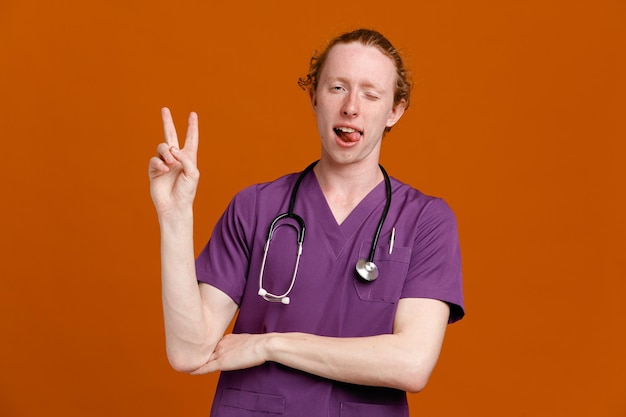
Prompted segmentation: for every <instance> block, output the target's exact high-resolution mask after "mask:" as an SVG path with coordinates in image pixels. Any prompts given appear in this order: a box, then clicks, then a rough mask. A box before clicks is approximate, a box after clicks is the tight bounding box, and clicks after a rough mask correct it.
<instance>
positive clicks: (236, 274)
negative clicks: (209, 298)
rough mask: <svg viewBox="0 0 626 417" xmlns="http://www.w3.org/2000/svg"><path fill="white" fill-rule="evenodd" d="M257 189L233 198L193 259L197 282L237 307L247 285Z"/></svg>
mask: <svg viewBox="0 0 626 417" xmlns="http://www.w3.org/2000/svg"><path fill="white" fill-rule="evenodd" d="M256 195H257V193H256V187H255V186H252V187H248V188H246V189H244V190H242V191H240V192H239V193H237V195H235V197H234V198H233V200H232V201H231V202H230V204H229V205H228V207H227V208H226V210H225V211H224V213H223V214H222V216H221V217H220V219H219V220H218V222H217V223H216V225H215V228H214V230H213V233H212V235H211V238H210V239H209V241H208V243H207V245H206V246H205V247H204V249H203V250H202V252H201V253H200V255H199V256H198V257H197V259H196V276H197V279H198V281H199V282H204V283H206V284H210V285H212V286H214V287H216V288H217V289H219V290H221V291H223V292H224V293H225V294H227V295H228V296H229V297H230V298H232V299H233V300H234V301H235V302H236V303H237V304H238V305H239V304H240V303H241V298H242V297H243V292H244V289H245V285H246V277H247V272H248V265H249V262H250V253H251V247H252V239H253V236H254V230H255V216H254V213H255V206H256Z"/></svg>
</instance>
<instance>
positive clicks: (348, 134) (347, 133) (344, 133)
mask: <svg viewBox="0 0 626 417" xmlns="http://www.w3.org/2000/svg"><path fill="white" fill-rule="evenodd" d="M334 130H335V134H337V136H339V137H340V138H341V140H343V141H344V142H357V141H358V140H359V139H361V132H359V131H358V130H355V129H352V128H349V127H336V128H335V129H334Z"/></svg>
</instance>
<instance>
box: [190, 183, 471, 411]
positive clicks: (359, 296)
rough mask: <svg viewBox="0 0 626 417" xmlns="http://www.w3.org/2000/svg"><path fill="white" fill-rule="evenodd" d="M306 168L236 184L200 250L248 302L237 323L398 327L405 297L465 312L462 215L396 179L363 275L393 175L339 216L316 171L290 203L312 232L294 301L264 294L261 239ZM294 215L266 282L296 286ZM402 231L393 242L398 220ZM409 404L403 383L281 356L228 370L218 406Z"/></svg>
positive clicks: (356, 332) (213, 276)
mask: <svg viewBox="0 0 626 417" xmlns="http://www.w3.org/2000/svg"><path fill="white" fill-rule="evenodd" d="M297 177H298V174H290V175H287V176H284V177H281V178H279V179H277V180H276V181H273V182H270V183H264V184H258V185H254V186H251V187H248V188H246V189H244V190H242V191H241V192H239V193H238V194H237V195H236V196H235V197H234V199H233V200H232V202H231V203H230V205H229V206H228V208H227V209H226V211H225V212H224V214H223V215H222V217H221V218H220V220H219V221H218V223H217V225H216V227H215V229H214V231H213V234H212V236H211V239H210V240H209V242H208V244H207V246H206V247H205V248H204V250H203V251H202V253H201V254H200V255H199V257H198V259H197V260H196V271H197V276H198V280H199V281H200V282H204V283H208V284H210V285H213V286H215V287H217V288H218V289H220V290H222V291H223V292H224V293H226V294H227V295H229V296H230V297H231V298H232V299H233V300H234V301H235V302H236V303H237V304H238V305H239V307H240V310H239V314H238V317H237V320H236V323H235V327H234V333H268V332H304V333H311V334H316V335H321V336H334V337H359V336H372V335H379V334H390V333H392V330H393V321H394V317H395V311H396V308H397V303H398V301H399V300H400V299H401V298H413V297H415V298H433V299H438V300H442V301H444V302H446V303H448V305H450V319H449V322H450V323H452V322H455V321H457V320H459V319H461V318H462V317H463V315H464V307H463V291H462V281H461V259H460V252H459V243H458V236H457V226H456V220H455V218H454V215H453V213H452V211H451V210H450V208H449V207H448V206H447V204H446V203H445V202H444V201H443V200H441V199H439V198H434V197H430V196H426V195H424V194H422V193H421V192H419V191H417V190H415V189H413V188H411V187H410V186H408V185H406V184H403V183H401V182H399V181H397V180H396V179H394V178H392V179H391V185H392V200H391V207H390V209H389V213H388V215H387V219H386V220H385V223H384V226H383V229H382V232H381V235H380V238H379V241H378V245H377V248H376V254H375V256H374V262H375V263H376V265H377V266H378V269H379V276H378V279H377V280H375V281H373V282H364V281H361V280H360V279H359V278H357V273H356V271H355V265H356V263H357V261H358V260H359V259H361V258H367V257H368V256H369V252H370V249H371V245H372V241H373V237H374V233H375V231H376V227H377V225H378V222H379V220H380V216H381V214H382V211H383V208H384V205H385V184H384V182H381V183H380V184H379V185H378V186H377V187H376V188H374V189H373V190H372V191H371V192H370V193H369V194H368V195H367V196H366V197H365V198H364V199H363V200H362V201H361V202H360V203H359V205H358V206H357V207H356V208H355V209H354V210H353V211H352V213H350V215H349V216H348V217H347V218H346V219H345V220H344V222H343V223H342V224H341V225H339V224H337V222H336V220H335V218H334V217H333V215H332V212H331V210H330V208H329V207H328V204H327V203H326V199H325V197H324V195H323V193H322V190H321V188H320V186H319V183H318V182H317V179H316V177H315V174H314V173H313V172H310V173H309V174H307V175H306V177H305V178H304V180H303V181H302V183H301V185H300V189H299V191H298V196H297V199H296V203H295V208H294V212H295V213H296V214H298V215H299V216H301V217H302V218H303V219H304V222H305V224H306V231H305V238H304V244H303V250H302V256H301V259H300V265H299V268H298V272H297V276H296V280H295V284H294V286H293V289H292V291H291V293H290V294H289V297H290V299H291V302H290V304H288V305H285V304H282V303H270V302H268V301H266V300H264V299H263V298H261V297H260V296H259V295H258V291H259V271H260V267H261V262H262V259H263V249H264V245H265V242H266V238H267V232H268V228H269V225H270V223H271V222H272V220H273V219H274V218H275V217H276V216H277V215H278V214H281V213H284V212H286V211H287V207H288V205H289V197H290V196H291V190H292V188H293V185H294V183H295V181H296V179H297ZM290 224H293V222H292V221H291V220H285V221H283V222H281V223H280V225H279V226H278V227H277V228H276V231H275V232H274V235H273V237H272V240H271V244H270V249H269V252H268V256H267V261H266V266H265V272H264V276H263V286H264V288H265V289H267V291H269V292H271V293H274V294H282V293H284V292H285V291H287V289H288V288H289V285H290V282H291V276H292V274H293V269H294V264H295V261H296V254H297V242H296V239H297V232H296V229H295V228H294V227H290ZM392 228H395V240H394V243H393V249H392V250H391V253H389V252H390V236H391V230H392ZM273 415H277V416H294V417H295V416H298V417H300V416H303V415H306V416H308V417H315V416H320V417H321V416H324V417H328V416H337V417H339V416H342V417H346V416H347V417H349V416H408V406H407V401H406V394H405V393H404V392H403V391H399V390H395V389H389V388H379V387H365V386H360V385H352V384H345V383H339V382H336V381H331V380H327V379H324V378H320V377H317V376H313V375H310V374H307V373H304V372H300V371H297V370H293V369H291V368H287V367H285V366H282V365H280V364H276V363H271V362H269V363H265V364H264V365H261V366H258V367H254V368H250V369H244V370H240V371H229V372H222V374H221V375H220V381H219V384H218V388H217V392H216V395H215V399H214V402H213V408H212V413H211V416H213V417H217V416H219V417H235V416H266V417H267V416H273Z"/></svg>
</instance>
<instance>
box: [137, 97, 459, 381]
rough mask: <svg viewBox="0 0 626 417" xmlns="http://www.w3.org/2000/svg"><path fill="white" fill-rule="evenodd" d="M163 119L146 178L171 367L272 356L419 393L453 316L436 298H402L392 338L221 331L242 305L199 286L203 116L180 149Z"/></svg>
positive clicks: (216, 366)
mask: <svg viewBox="0 0 626 417" xmlns="http://www.w3.org/2000/svg"><path fill="white" fill-rule="evenodd" d="M162 117H163V126H164V131H165V142H164V143H162V144H160V145H159V146H158V148H157V156H155V157H153V158H152V159H151V160H150V164H149V176H150V190H151V195H152V199H153V202H154V204H155V207H156V210H157V214H158V217H159V224H160V228H161V269H162V271H161V275H162V298H163V316H164V322H165V335H166V350H167V355H168V359H169V361H170V363H171V365H172V367H173V368H174V369H176V370H179V371H182V372H189V373H192V374H203V373H208V372H214V371H223V370H236V369H244V368H249V367H253V366H257V365H260V364H263V363H264V362H267V361H273V362H278V363H281V364H283V365H286V366H289V367H292V368H295V369H299V370H301V371H304V372H308V373H311V374H315V375H318V376H322V377H325V378H329V379H333V380H337V381H343V382H349V383H354V384H361V385H373V386H385V387H391V388H397V389H402V390H405V391H409V392H418V391H420V390H421V389H422V388H423V387H424V386H425V384H426V382H427V381H428V378H429V376H430V374H431V372H432V370H433V368H434V366H435V363H436V362H437V359H438V357H439V352H440V349H441V345H442V343H443V338H444V334H445V329H446V325H447V321H448V316H449V307H448V305H447V304H445V303H443V302H441V301H438V300H432V299H418V298H410V299H402V300H400V301H399V303H398V307H397V312H396V318H395V321H394V329H393V333H392V334H387V335H379V336H371V337H360V338H332V337H325V336H317V335H311V334H305V333H268V334H228V335H224V333H225V331H226V329H227V327H228V325H229V323H230V322H231V320H232V318H233V317H234V315H235V313H236V311H237V305H236V304H235V302H234V301H233V300H232V299H231V298H230V297H228V296H227V295H226V294H224V293H223V292H221V291H220V290H218V289H216V288H214V287H212V286H210V285H207V284H198V283H197V279H196V271H195V264H194V248H193V209H192V206H193V200H194V198H195V192H196V189H197V183H198V179H199V173H198V170H197V164H196V159H197V149H198V119H197V116H196V115H195V114H194V113H192V114H191V115H190V117H189V126H188V129H187V137H186V139H185V147H184V148H183V149H181V148H180V146H179V143H178V138H177V136H176V130H175V128H174V124H173V122H172V117H171V114H170V112H169V110H167V109H163V111H162Z"/></svg>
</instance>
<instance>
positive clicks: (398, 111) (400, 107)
mask: <svg viewBox="0 0 626 417" xmlns="http://www.w3.org/2000/svg"><path fill="white" fill-rule="evenodd" d="M405 109H406V100H402V101H400V102H399V103H398V104H396V105H395V106H393V108H392V109H391V112H390V113H389V117H388V118H387V124H386V125H385V126H387V127H388V128H391V127H392V126H393V125H395V124H396V123H398V120H400V118H401V117H402V115H403V114H404V110H405Z"/></svg>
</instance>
